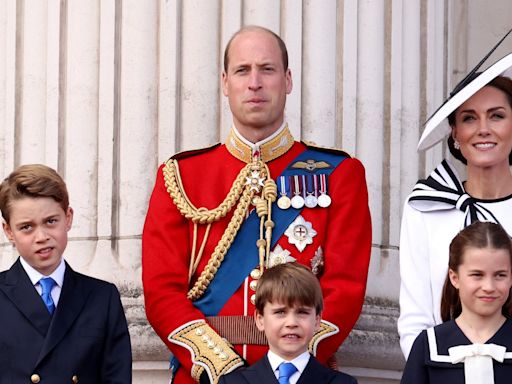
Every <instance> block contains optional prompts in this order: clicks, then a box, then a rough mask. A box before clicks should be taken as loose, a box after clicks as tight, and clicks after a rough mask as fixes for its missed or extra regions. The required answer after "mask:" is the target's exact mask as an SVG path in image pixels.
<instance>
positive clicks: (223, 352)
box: [168, 320, 243, 383]
mask: <svg viewBox="0 0 512 384" xmlns="http://www.w3.org/2000/svg"><path fill="white" fill-rule="evenodd" d="M168 339H169V341H170V342H171V343H175V344H178V345H181V346H184V347H185V348H187V349H188V350H189V351H190V353H191V355H192V362H193V363H194V365H193V366H192V372H191V375H192V377H193V378H194V379H195V380H197V381H199V378H200V377H201V374H202V373H203V372H204V371H205V370H206V372H207V374H208V376H209V377H210V381H211V382H212V383H217V382H218V381H219V377H220V376H221V375H224V374H226V373H228V372H231V371H232V370H234V369H235V368H238V367H240V366H242V365H243V360H242V359H241V357H240V356H238V355H237V354H236V353H235V352H234V351H233V350H232V349H231V346H230V345H229V344H228V343H227V342H226V341H225V340H224V339H223V338H222V337H220V336H219V335H218V334H217V333H216V332H215V331H214V330H213V329H212V328H211V327H210V326H209V325H208V324H206V322H205V321H204V320H199V321H194V322H191V323H188V324H186V325H185V326H183V327H181V328H180V329H178V330H176V331H175V332H173V333H171V334H170V335H169V336H168Z"/></svg>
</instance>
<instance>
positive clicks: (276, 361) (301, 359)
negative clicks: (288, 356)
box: [267, 351, 311, 384]
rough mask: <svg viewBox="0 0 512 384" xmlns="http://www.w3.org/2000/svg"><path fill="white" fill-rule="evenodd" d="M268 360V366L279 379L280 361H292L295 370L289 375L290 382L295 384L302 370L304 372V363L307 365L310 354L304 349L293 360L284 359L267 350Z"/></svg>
mask: <svg viewBox="0 0 512 384" xmlns="http://www.w3.org/2000/svg"><path fill="white" fill-rule="evenodd" d="M267 357H268V361H269V363H270V366H271V367H272V370H273V371H274V375H276V379H279V366H280V365H281V363H283V362H286V363H292V364H293V365H295V367H296V368H297V371H296V372H295V373H294V374H293V375H291V376H290V379H289V380H290V384H296V383H297V381H299V378H300V376H301V375H302V372H304V369H306V365H308V362H309V359H310V357H311V355H310V354H309V351H306V352H304V353H302V354H300V355H299V356H297V357H296V358H295V359H293V360H290V361H288V360H285V359H283V358H282V357H280V356H278V355H276V354H275V353H274V352H272V351H268V353H267Z"/></svg>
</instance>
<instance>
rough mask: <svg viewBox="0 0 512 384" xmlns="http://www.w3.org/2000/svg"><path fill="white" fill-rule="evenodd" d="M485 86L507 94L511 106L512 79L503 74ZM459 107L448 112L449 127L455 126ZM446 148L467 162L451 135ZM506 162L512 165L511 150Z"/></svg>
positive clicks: (457, 157) (454, 155)
mask: <svg viewBox="0 0 512 384" xmlns="http://www.w3.org/2000/svg"><path fill="white" fill-rule="evenodd" d="M486 87H494V88H496V89H499V90H500V91H502V92H503V93H504V94H505V95H506V96H507V99H508V103H509V105H510V107H511V108H512V80H511V79H510V78H508V77H505V76H498V77H496V78H494V79H493V80H491V81H490V82H489V84H487V85H486ZM459 108H460V107H459ZM459 108H457V109H456V110H455V111H453V112H452V113H450V115H449V116H448V124H450V127H452V128H453V127H454V126H455V115H456V114H457V111H458V110H459ZM448 148H449V149H450V153H451V154H452V155H453V157H455V158H456V159H457V160H460V161H461V162H462V163H463V164H465V165H467V164H468V162H467V160H466V158H465V157H464V156H463V155H462V152H461V151H460V149H455V146H454V140H453V137H452V135H449V136H448ZM508 163H509V164H511V165H512V152H511V153H510V154H509V156H508Z"/></svg>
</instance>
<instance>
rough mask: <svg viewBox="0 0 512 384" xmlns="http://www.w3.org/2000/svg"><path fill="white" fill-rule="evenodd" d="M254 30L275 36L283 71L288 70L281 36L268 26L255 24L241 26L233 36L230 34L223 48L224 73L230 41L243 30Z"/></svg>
mask: <svg viewBox="0 0 512 384" xmlns="http://www.w3.org/2000/svg"><path fill="white" fill-rule="evenodd" d="M256 30H260V31H264V32H268V33H270V34H271V35H272V36H274V37H275V39H276V40H277V44H278V45H279V49H280V51H281V56H282V59H283V68H284V70H285V72H286V71H287V70H288V50H287V49H286V44H285V43H284V41H283V39H281V37H279V35H278V34H276V33H274V32H272V31H271V30H270V29H268V28H264V27H260V26H257V25H248V26H246V27H243V28H241V29H240V30H239V31H237V32H235V34H234V35H233V36H231V39H229V41H228V43H227V45H226V49H225V50H224V72H225V73H228V67H229V49H230V47H231V43H232V42H233V40H234V39H235V37H237V36H238V35H240V34H242V33H243V32H247V31H256Z"/></svg>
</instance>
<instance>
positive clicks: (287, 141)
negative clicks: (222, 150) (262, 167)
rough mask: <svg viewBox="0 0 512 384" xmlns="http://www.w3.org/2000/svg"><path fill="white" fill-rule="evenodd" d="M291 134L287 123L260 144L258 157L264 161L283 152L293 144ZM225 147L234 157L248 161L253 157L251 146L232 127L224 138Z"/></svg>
mask: <svg viewBox="0 0 512 384" xmlns="http://www.w3.org/2000/svg"><path fill="white" fill-rule="evenodd" d="M293 142H294V140H293V136H292V134H291V132H290V130H289V128H288V124H286V125H285V126H284V128H283V129H282V130H281V131H280V132H279V133H278V134H277V135H276V136H275V137H273V138H272V139H270V140H268V141H266V142H264V143H262V144H261V145H260V148H259V150H260V158H261V160H262V161H264V162H269V161H271V160H274V159H277V158H278V157H279V156H282V155H283V154H285V153H286V152H287V151H288V150H289V149H290V148H291V147H292V145H293ZM226 148H227V150H228V151H229V153H231V154H232V155H233V156H234V157H236V158H237V159H239V160H241V161H243V162H245V163H250V162H251V161H252V160H253V159H252V157H253V153H252V148H251V147H250V146H249V145H247V144H246V143H244V142H243V141H242V140H240V138H239V137H238V136H237V134H236V133H235V132H234V130H233V129H232V130H231V131H230V132H229V136H228V139H227V140H226Z"/></svg>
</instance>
